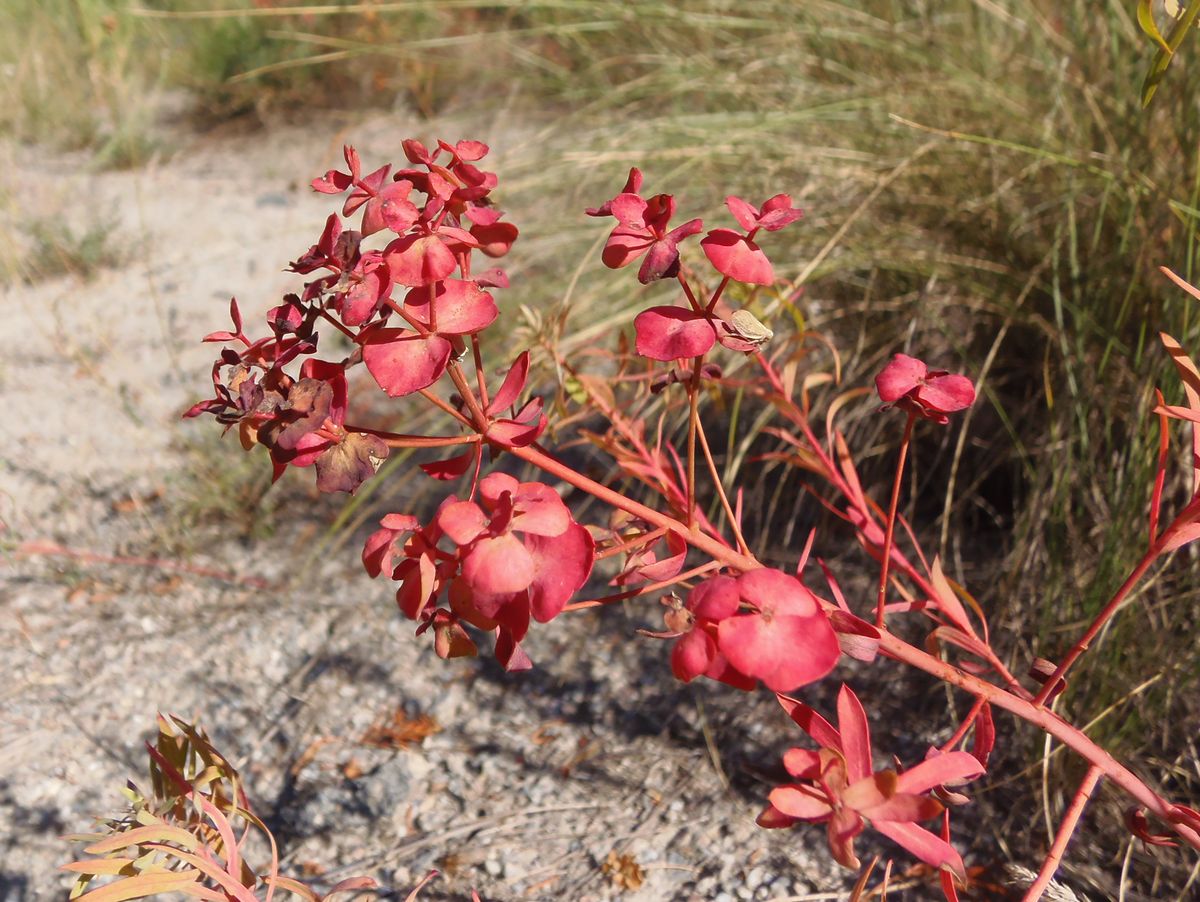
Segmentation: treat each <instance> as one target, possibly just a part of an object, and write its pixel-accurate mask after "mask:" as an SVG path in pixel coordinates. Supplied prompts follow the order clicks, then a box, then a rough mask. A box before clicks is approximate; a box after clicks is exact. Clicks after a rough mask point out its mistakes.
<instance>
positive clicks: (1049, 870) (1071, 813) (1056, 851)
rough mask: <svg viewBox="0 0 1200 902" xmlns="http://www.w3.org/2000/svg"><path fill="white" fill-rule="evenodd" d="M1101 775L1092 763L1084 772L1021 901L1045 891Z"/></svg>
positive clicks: (1034, 901)
mask: <svg viewBox="0 0 1200 902" xmlns="http://www.w3.org/2000/svg"><path fill="white" fill-rule="evenodd" d="M1101 776H1103V775H1102V773H1101V771H1100V768H1099V767H1097V766H1096V765H1094V764H1093V765H1092V766H1091V767H1089V768H1088V771H1087V773H1086V774H1084V777H1083V780H1082V781H1081V782H1080V784H1079V789H1077V790H1076V791H1075V798H1073V799H1072V800H1071V804H1070V805H1069V806H1068V807H1067V810H1066V811H1065V812H1063V819H1062V823H1060V824H1059V825H1058V832H1057V833H1056V834H1055V835H1054V843H1053V844H1052V845H1051V846H1050V851H1049V852H1048V853H1046V860H1045V861H1044V862H1042V869H1041V870H1040V871H1039V872H1038V875H1037V879H1036V880H1034V881H1033V883H1032V884H1030V886H1029V889H1028V891H1027V892H1026V893H1025V897H1024V899H1023V900H1022V902H1037V900H1038V899H1040V898H1042V893H1044V892H1045V891H1046V887H1048V886H1049V885H1050V880H1051V879H1052V878H1053V877H1054V872H1055V871H1057V870H1058V865H1059V862H1061V861H1062V857H1063V853H1064V852H1065V851H1066V850H1067V843H1069V842H1070V841H1071V837H1072V836H1073V835H1074V833H1075V828H1076V827H1077V826H1078V824H1079V818H1080V816H1081V815H1082V814H1083V809H1084V808H1085V807H1086V806H1087V803H1088V799H1090V798H1091V797H1092V793H1093V792H1094V791H1095V789H1096V784H1097V783H1099V782H1100V777H1101Z"/></svg>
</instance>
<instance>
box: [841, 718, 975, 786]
mask: <svg viewBox="0 0 1200 902" xmlns="http://www.w3.org/2000/svg"><path fill="white" fill-rule="evenodd" d="M842 735H843V736H845V732H844V725H843V733H842ZM983 772H984V769H983V765H982V764H980V763H979V760H978V759H977V758H976V757H975V756H974V755H971V754H968V753H967V752H943V753H942V754H940V755H934V756H933V757H932V758H926V759H925V760H924V761H922V762H921V763H920V764H918V765H916V766H915V767H910V768H909V769H908V770H906V771H905V772H904V773H902V774H901V775H900V778H899V780H898V781H897V783H896V789H897V790H898V791H899V792H910V793H922V792H927V791H929V790H930V789H933V787H935V786H941V785H942V784H943V783H951V784H953V783H962V782H964V781H966V780H973V779H975V778H976V777H978V776H980V775H981V774H982V773H983Z"/></svg>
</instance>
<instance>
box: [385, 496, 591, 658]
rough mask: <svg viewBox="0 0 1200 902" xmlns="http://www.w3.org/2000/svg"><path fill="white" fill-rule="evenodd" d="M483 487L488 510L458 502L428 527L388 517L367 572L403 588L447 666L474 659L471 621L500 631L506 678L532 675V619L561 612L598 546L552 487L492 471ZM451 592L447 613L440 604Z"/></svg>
mask: <svg viewBox="0 0 1200 902" xmlns="http://www.w3.org/2000/svg"><path fill="white" fill-rule="evenodd" d="M478 488H479V496H480V500H481V502H482V504H478V503H476V502H474V501H470V500H467V501H460V500H459V499H457V498H456V497H454V496H453V495H451V496H450V497H449V498H447V499H446V500H445V501H444V502H443V503H442V505H441V507H440V508H439V509H438V512H437V514H436V515H435V516H434V518H433V520H432V522H430V523H429V524H428V525H427V526H424V527H423V526H421V524H420V522H419V521H418V520H417V519H416V518H415V517H412V516H408V515H402V514H389V515H388V516H387V517H384V518H383V520H382V522H381V523H380V529H379V530H377V531H376V532H375V533H374V534H373V535H372V536H371V537H370V538H369V539H368V540H367V543H366V546H365V547H364V549H363V564H364V566H365V567H366V569H367V572H368V573H370V574H371V575H372V576H379V575H380V574H381V573H387V574H388V575H389V576H391V578H392V579H394V580H396V581H398V582H399V583H400V587H399V589H398V590H397V591H396V602H397V604H398V605H399V607H400V610H401V612H403V614H404V616H406V617H408V618H409V619H410V620H418V621H420V623H421V626H420V627H419V629H418V633H421V632H425V631H426V630H428V629H430V628H432V629H433V630H434V637H435V648H436V650H437V652H438V654H439V655H441V656H442V657H443V658H449V657H459V656H462V655H473V654H475V651H476V650H475V644H474V642H473V641H472V640H471V639H470V637H469V636H468V634H467V632H466V630H465V629H464V628H463V626H462V624H464V623H465V624H468V625H470V626H473V627H475V628H476V629H479V630H483V631H485V632H494V633H495V635H496V657H497V659H499V661H500V663H501V664H502V665H503V666H504V668H505V669H506V670H527V669H529V668H530V667H531V666H533V665H532V662H531V661H530V660H529V657H528V655H526V654H525V652H524V651H523V650H522V649H521V646H520V642H521V640H522V639H524V638H525V635H526V634H527V633H528V632H529V624H530V620H531V619H532V620H536V621H537V622H539V623H547V622H549V621H550V620H553V619H554V618H555V617H557V616H558V615H559V614H560V613H562V610H563V606H564V605H566V603H567V600H568V599H569V598H570V597H571V596H572V595H574V594H575V593H576V592H577V591H579V589H580V588H582V586H583V584H584V583H585V582H586V581H587V578H588V575H589V574H590V573H591V570H592V560H593V557H594V551H595V543H594V542H593V540H592V536H591V534H590V533H589V532H588V531H587V530H586V529H584V528H583V527H582V526H580V525H579V524H578V523H576V522H575V521H574V519H572V517H571V514H570V511H569V510H568V509H567V506H566V505H565V504H564V503H563V501H562V499H561V498H560V497H559V496H558V494H557V493H556V492H555V491H554V490H553V489H552V488H550V487H549V486H547V485H544V484H542V483H540V482H518V481H517V480H516V479H514V478H513V477H511V476H509V475H508V474H506V473H491V474H489V475H488V476H485V477H484V478H483V479H482V480H480V482H479V486H478ZM446 545H452V546H453V548H452V549H448V548H446V547H444V546H446ZM397 557H399V558H400V560H399V561H398V562H397V561H396V558H397ZM443 594H445V596H446V598H447V602H448V605H449V607H448V608H441V607H439V606H438V599H439V598H441V597H442V595H443Z"/></svg>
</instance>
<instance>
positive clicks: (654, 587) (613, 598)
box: [563, 561, 721, 611]
mask: <svg viewBox="0 0 1200 902" xmlns="http://www.w3.org/2000/svg"><path fill="white" fill-rule="evenodd" d="M720 566H721V563H720V561H709V562H708V563H707V564H701V565H700V566H699V567H693V568H692V569H691V570H686V571H684V572H683V573H680V574H679V575H678V576H672V577H671V578H670V579H660V580H659V581H658V582H654V583H647V584H646V585H644V586H638V587H637V588H636V589H629V590H627V591H625V592H614V593H613V594H612V595H605V596H604V597H602V598H589V599H587V600H586V601H575V602H572V603H571V604H569V605H567V606H566V607H564V608H563V610H564V611H581V610H583V609H585V608H598V607H601V606H603V605H606V604H613V603H614V602H618V601H626V600H627V599H630V598H637V597H638V596H639V595H649V594H650V593H651V592H657V591H659V590H660V589H666V588H668V587H669V586H674V585H676V584H678V583H681V582H684V581H685V580H689V579H692V578H694V577H697V576H703V575H704V574H705V573H708V572H709V571H710V570H715V569H717V568H718V567H720Z"/></svg>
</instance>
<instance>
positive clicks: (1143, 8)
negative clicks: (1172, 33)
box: [1137, 0, 1171, 53]
mask: <svg viewBox="0 0 1200 902" xmlns="http://www.w3.org/2000/svg"><path fill="white" fill-rule="evenodd" d="M1152 4H1153V0H1138V5H1137V20H1138V25H1140V26H1142V31H1144V32H1145V33H1146V36H1147V37H1148V38H1150V40H1152V41H1154V43H1156V44H1157V45H1158V46H1159V47H1161V48H1162V49H1163V50H1165V51H1167V53H1170V52H1171V48H1170V47H1168V46H1167V40H1166V38H1164V37H1163V36H1162V32H1161V31H1159V30H1158V23H1157V22H1155V21H1154V10H1153V8H1152Z"/></svg>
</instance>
